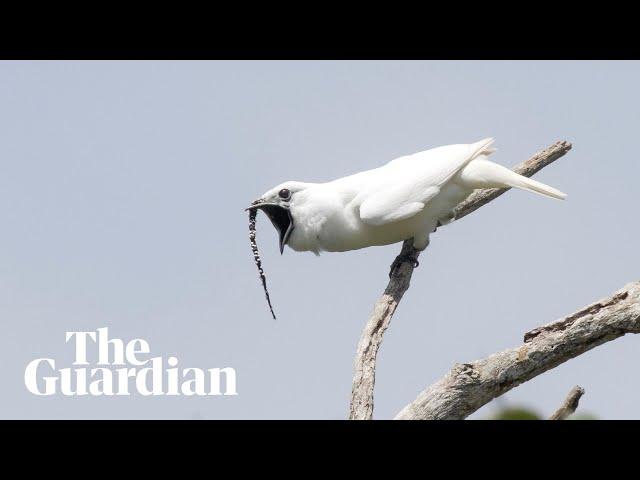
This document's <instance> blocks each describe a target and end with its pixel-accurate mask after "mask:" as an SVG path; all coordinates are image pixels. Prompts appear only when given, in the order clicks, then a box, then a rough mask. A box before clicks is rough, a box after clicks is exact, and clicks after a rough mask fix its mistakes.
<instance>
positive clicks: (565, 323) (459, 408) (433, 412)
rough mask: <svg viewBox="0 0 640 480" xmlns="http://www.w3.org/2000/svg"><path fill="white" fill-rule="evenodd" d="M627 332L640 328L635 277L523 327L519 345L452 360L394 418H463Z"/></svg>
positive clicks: (639, 297) (639, 292) (639, 288)
mask: <svg viewBox="0 0 640 480" xmlns="http://www.w3.org/2000/svg"><path fill="white" fill-rule="evenodd" d="M627 333H640V282H633V283H629V284H627V285H626V286H625V287H623V288H622V289H620V290H618V291H617V292H616V293H615V294H613V296H611V297H609V298H606V299H603V300H600V301H599V302H596V303H593V304H591V305H588V306H586V307H584V308H583V309H581V310H579V311H577V312H575V313H573V314H571V315H569V316H567V317H565V318H562V319H560V320H558V321H555V322H553V323H550V324H548V325H544V326H542V327H539V328H536V329H534V330H532V331H530V332H528V333H526V334H525V335H524V344H523V345H521V346H519V347H516V348H512V349H509V350H505V351H503V352H499V353H495V354H493V355H491V356H489V357H487V358H485V359H482V360H477V361H475V362H471V363H463V364H457V365H455V366H454V367H453V369H451V371H450V372H449V373H448V374H447V375H446V376H445V377H444V378H442V379H441V380H439V381H438V382H436V383H434V384H433V385H431V386H430V387H429V388H427V389H426V390H425V391H423V392H422V393H421V394H420V395H418V397H417V398H416V399H415V400H414V401H413V402H411V403H410V404H409V405H407V406H406V407H405V408H404V409H402V411H400V413H398V415H397V416H396V417H395V418H396V419H399V420H432V419H433V420H437V419H451V420H460V419H464V418H466V417H467V416H469V415H470V414H472V413H473V412H475V411H476V410H478V409H479V408H480V407H482V406H483V405H485V404H486V403H488V402H490V401H491V400H493V399H494V398H496V397H498V396H500V395H502V394H504V393H505V392H508V391H509V390H511V389H512V388H514V387H517V386H518V385H520V384H521V383H524V382H526V381H528V380H531V379H532V378H534V377H536V376H538V375H540V374H541V373H544V372H546V371H547V370H549V369H552V368H554V367H557V366H558V365H560V364H561V363H564V362H566V361H567V360H570V359H572V358H574V357H577V356H578V355H581V354H582V353H584V352H587V351H589V350H591V349H592V348H595V347H597V346H598V345H602V344H603V343H606V342H610V341H611V340H614V339H616V338H619V337H621V336H623V335H625V334H627Z"/></svg>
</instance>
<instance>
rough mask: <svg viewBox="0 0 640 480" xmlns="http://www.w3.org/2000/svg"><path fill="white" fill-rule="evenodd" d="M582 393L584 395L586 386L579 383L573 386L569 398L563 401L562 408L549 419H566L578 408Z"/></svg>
mask: <svg viewBox="0 0 640 480" xmlns="http://www.w3.org/2000/svg"><path fill="white" fill-rule="evenodd" d="M582 395H584V388H582V387H581V386H579V385H576V386H575V387H573V388H572V389H571V391H570V392H569V395H567V398H565V399H564V402H562V405H560V408H559V409H558V410H556V412H555V413H554V414H553V415H551V416H550V417H549V420H566V419H567V417H569V415H571V414H573V412H575V411H576V408H578V403H580V397H582Z"/></svg>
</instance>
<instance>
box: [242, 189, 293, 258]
mask: <svg viewBox="0 0 640 480" xmlns="http://www.w3.org/2000/svg"><path fill="white" fill-rule="evenodd" d="M253 208H258V209H260V210H262V211H263V212H264V213H265V215H266V216H267V217H269V220H271V223H272V224H273V226H274V227H275V229H276V230H277V231H278V236H279V237H280V239H279V240H280V254H281V255H282V253H283V252H284V246H285V245H286V244H287V240H289V236H290V235H291V232H293V217H292V216H291V211H290V210H289V209H288V208H287V207H284V206H282V205H278V204H277V203H262V202H260V201H259V200H256V201H255V202H253V203H252V204H251V205H250V206H249V207H247V208H246V209H245V210H251V209H253Z"/></svg>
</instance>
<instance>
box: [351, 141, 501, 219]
mask: <svg viewBox="0 0 640 480" xmlns="http://www.w3.org/2000/svg"><path fill="white" fill-rule="evenodd" d="M492 143H493V139H491V138H488V139H484V140H481V141H479V142H476V143H474V144H470V145H449V146H446V147H440V148H434V149H432V150H427V151H426V152H420V153H417V154H414V155H411V156H409V157H402V158H400V159H396V160H394V161H392V162H390V163H389V164H387V165H386V166H385V167H383V168H382V169H380V172H379V175H380V176H379V178H378V180H377V181H376V182H373V183H372V184H371V185H370V186H369V188H365V189H364V190H363V191H362V192H361V193H360V194H359V195H358V197H359V198H358V199H357V200H358V203H359V204H360V219H361V220H362V221H363V222H365V223H367V224H369V225H375V226H379V225H385V224H387V223H391V222H397V221H399V220H405V219H407V218H410V217H412V216H414V215H415V214H417V213H418V212H420V211H421V210H422V209H423V208H424V207H425V205H426V204H427V202H429V200H431V199H432V198H433V197H435V196H436V195H437V194H438V193H440V189H441V187H442V186H443V185H444V184H445V183H446V182H447V181H449V180H450V179H451V177H453V176H454V175H455V174H456V173H457V172H458V171H460V170H461V169H462V168H464V167H465V166H466V165H467V164H468V163H469V162H470V161H471V160H473V159H474V158H475V157H477V156H478V155H479V154H481V153H484V152H486V151H487V150H488V147H489V146H490V145H491V144H492ZM487 153H488V152H487Z"/></svg>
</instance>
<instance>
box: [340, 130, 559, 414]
mask: <svg viewBox="0 0 640 480" xmlns="http://www.w3.org/2000/svg"><path fill="white" fill-rule="evenodd" d="M569 150H571V144H570V143H569V142H566V141H559V142H556V143H554V144H553V145H551V146H550V147H548V148H546V149H545V150H542V151H540V152H538V153H536V154H535V155H534V156H533V157H531V158H530V159H529V160H526V161H524V162H523V163H521V164H520V165H517V166H516V167H515V168H514V169H513V170H514V171H516V172H517V173H519V174H521V175H524V176H527V177H530V176H532V175H533V174H534V173H536V172H538V171H539V170H541V169H543V168H544V167H546V166H547V165H549V164H550V163H552V162H554V161H555V160H557V159H558V158H560V157H562V156H563V155H564V154H565V153H567V152H568V151H569ZM507 190H509V189H506V188H505V189H487V190H478V191H476V192H474V193H473V194H472V195H470V196H469V198H467V199H466V200H465V201H464V202H462V203H461V204H460V205H459V206H458V207H456V211H455V213H456V216H455V218H456V220H458V219H460V218H462V217H464V216H466V215H468V214H469V213H471V212H473V211H475V210H477V209H478V208H480V207H481V206H483V205H485V204H487V203H489V202H490V201H491V200H494V199H495V198H497V197H499V196H500V195H502V194H503V193H504V192H506V191H507ZM419 254H420V252H419V251H417V250H416V249H415V248H413V245H412V242H411V241H405V242H404V243H403V245H402V250H401V252H400V255H399V256H398V258H397V259H396V261H398V262H401V263H399V265H398V267H397V268H396V269H395V270H394V272H393V275H392V277H391V278H390V280H389V284H388V285H387V288H386V289H385V291H384V293H383V294H382V296H381V297H380V299H379V300H378V301H377V302H376V304H375V306H374V308H373V312H372V313H371V315H370V317H369V320H368V321H367V324H366V326H365V328H364V330H363V332H362V334H361V336H360V341H359V343H358V348H357V353H356V359H355V362H354V375H353V384H352V390H351V406H350V412H349V418H350V419H352V420H369V419H371V418H372V416H373V390H374V385H375V373H376V372H375V369H376V356H377V354H378V349H379V348H380V344H381V343H382V339H383V336H384V332H385V330H386V329H387V328H388V327H389V323H390V322H391V318H392V317H393V314H394V312H395V311H396V308H397V307H398V304H399V303H400V300H401V299H402V296H403V295H404V293H405V292H406V291H407V289H408V288H409V283H410V281H411V275H412V274H413V269H414V263H413V262H412V261H411V260H410V259H411V258H414V259H417V258H418V255H419Z"/></svg>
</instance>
